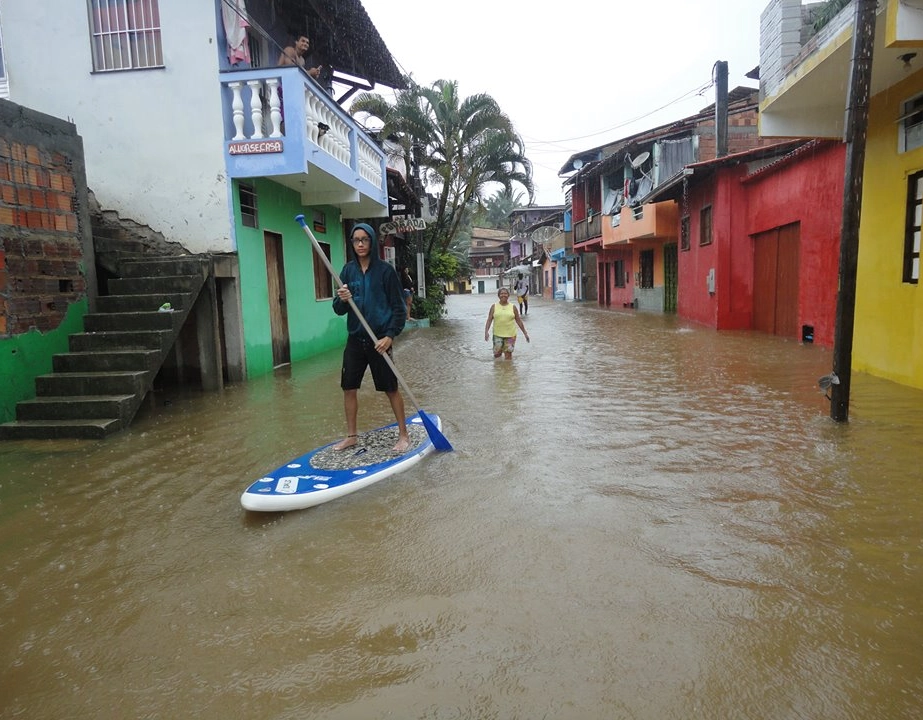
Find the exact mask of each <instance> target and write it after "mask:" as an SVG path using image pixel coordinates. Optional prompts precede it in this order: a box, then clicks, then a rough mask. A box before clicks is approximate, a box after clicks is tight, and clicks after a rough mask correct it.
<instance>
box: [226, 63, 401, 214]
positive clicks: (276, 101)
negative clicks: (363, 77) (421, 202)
mask: <svg viewBox="0 0 923 720" xmlns="http://www.w3.org/2000/svg"><path fill="white" fill-rule="evenodd" d="M220 81H221V97H222V107H223V115H224V132H225V136H224V151H225V160H226V166H227V170H228V175H229V176H230V177H232V178H253V177H267V178H271V179H272V180H274V181H275V182H278V183H280V184H282V185H285V186H286V187H289V188H292V189H293V190H296V191H298V192H299V193H300V194H301V198H302V202H303V203H304V204H305V205H334V206H336V207H339V208H340V209H341V211H342V213H343V217H344V218H361V217H385V216H387V214H388V192H387V176H386V170H385V154H384V152H383V151H382V150H381V149H380V148H379V147H378V146H377V145H376V144H375V143H374V142H373V141H372V140H371V138H369V137H368V136H367V135H366V134H365V133H364V132H363V131H362V130H361V129H360V128H359V126H358V125H357V124H356V123H355V122H354V121H353V119H352V117H351V116H350V115H349V114H348V113H347V112H345V111H344V110H343V109H342V108H341V107H340V106H339V105H337V104H336V103H335V102H334V101H333V99H332V98H331V97H330V96H329V95H328V94H327V93H326V92H325V91H324V89H323V88H322V87H321V86H320V85H318V84H317V83H316V82H314V81H313V80H312V79H310V78H308V77H306V76H305V75H304V74H303V73H302V72H301V71H300V70H299V69H298V68H295V67H278V68H262V69H258V70H246V71H240V72H226V73H222V74H221V77H220Z"/></svg>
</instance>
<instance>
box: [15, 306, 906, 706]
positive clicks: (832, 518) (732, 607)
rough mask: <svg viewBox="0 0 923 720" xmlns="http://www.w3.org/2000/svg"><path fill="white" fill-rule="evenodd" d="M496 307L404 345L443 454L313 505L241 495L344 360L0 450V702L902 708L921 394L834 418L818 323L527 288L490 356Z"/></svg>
mask: <svg viewBox="0 0 923 720" xmlns="http://www.w3.org/2000/svg"><path fill="white" fill-rule="evenodd" d="M490 302H491V298H486V297H485V298H481V297H451V298H450V299H449V316H448V319H447V321H446V322H445V323H444V324H443V325H441V326H439V327H434V328H430V329H426V330H413V331H408V332H407V333H406V334H405V335H404V336H402V337H401V338H399V340H398V342H397V345H396V349H395V358H396V361H397V363H398V364H399V365H400V366H401V368H402V374H403V375H404V377H405V378H406V379H407V381H408V382H409V383H410V385H411V387H412V389H413V391H414V394H415V395H416V396H417V397H418V399H419V400H420V401H421V402H422V403H423V408H424V409H425V410H428V411H432V412H438V413H439V414H440V415H441V416H442V417H443V419H444V422H445V426H444V429H443V430H444V433H445V435H446V437H448V438H449V440H450V441H451V442H452V444H453V446H454V447H455V452H453V453H444V454H437V455H434V456H431V457H430V458H427V459H426V460H425V461H424V462H423V463H420V464H418V465H416V466H414V467H413V468H412V469H410V470H409V471H407V472H405V473H403V474H401V475H398V476H395V477H392V478H389V479H387V480H384V481H382V482H380V483H378V484H376V485H373V486H371V487H369V488H367V489H364V490H362V491H360V492H358V493H355V494H353V495H350V496H347V497H345V498H341V499H339V500H336V501H334V502H332V503H329V504H327V505H323V506H321V507H317V508H313V509H310V510H307V511H303V512H295V513H288V514H268V515H257V514H251V515H248V514H246V513H245V512H244V511H242V510H241V509H240V505H239V495H240V493H241V492H242V491H243V489H244V488H245V487H246V485H247V484H248V483H249V482H250V481H252V479H254V478H255V477H259V476H260V475H262V474H263V473H264V472H265V471H266V470H267V469H269V468H272V467H276V466H277V465H279V464H280V463H281V462H283V461H285V460H287V459H289V458H292V457H295V456H297V455H299V454H301V453H303V452H305V451H306V450H308V449H311V448H313V447H316V446H318V445H321V444H323V443H326V442H330V441H331V440H333V439H335V438H336V437H337V436H338V435H339V434H340V433H342V432H343V420H342V397H341V393H340V390H339V388H338V385H337V383H338V375H339V373H338V369H339V352H332V353H328V354H325V355H324V356H323V357H321V358H318V359H316V360H313V361H310V362H305V363H300V364H297V365H295V366H293V367H291V368H286V369H283V370H280V371H278V372H277V374H276V375H275V376H271V377H265V378H259V379H257V380H254V381H252V382H249V383H246V384H242V385H239V386H234V387H231V388H228V389H227V390H226V391H225V392H224V393H222V394H197V393H192V394H184V395H177V396H173V397H169V398H163V397H161V398H159V399H158V400H159V402H158V405H159V406H158V407H157V409H156V411H152V410H150V409H148V410H146V411H145V414H144V415H142V416H141V417H139V419H138V420H137V422H136V423H135V424H134V425H133V427H132V428H131V429H130V430H129V431H127V432H125V433H123V434H121V435H119V436H115V437H113V438H110V439H108V440H106V441H104V442H98V443H97V442H89V443H86V442H76V441H51V442H8V443H5V444H2V445H0V467H2V474H0V478H2V479H0V567H2V576H0V718H17V717H28V718H62V717H97V718H108V717H120V718H121V717H149V718H174V717H190V716H196V717H202V718H227V717H246V718H305V717H323V718H344V719H351V718H358V717H362V718H377V717H396V718H410V717H414V718H523V719H526V718H528V719H532V718H542V717H547V718H622V717H624V718H656V719H658V720H659V719H662V718H689V717H708V718H732V717H733V718H736V717H752V718H786V719H788V718H832V717H836V718H856V719H857V720H858V719H859V718H863V719H864V718H871V717H880V718H908V719H909V718H916V717H920V715H921V712H923V700H921V698H923V670H921V668H923V649H921V648H923V646H921V643H920V642H919V640H920V638H921V637H923V611H921V609H920V597H921V595H923V571H921V560H920V558H921V550H923V547H921V545H923V539H921V528H923V522H921V520H923V507H921V506H923V495H921V493H920V492H919V481H920V478H921V474H920V467H921V464H923V450H921V447H923V446H921V438H923V412H921V410H923V393H921V392H919V391H914V390H910V389H908V388H905V387H901V386H898V385H894V384H892V383H887V382H884V381H881V380H877V379H875V378H870V377H868V376H865V375H855V376H854V377H853V383H852V392H853V402H852V408H851V413H850V423H849V424H848V425H844V426H841V425H837V424H835V423H833V422H832V421H830V420H829V418H828V410H829V408H828V403H827V401H826V400H825V399H824V397H823V395H822V393H821V392H820V391H819V390H818V388H817V384H816V383H817V378H818V377H820V376H821V375H823V374H825V373H827V372H829V369H830V365H831V359H830V353H829V351H827V350H824V349H823V348H818V347H814V346H810V345H808V346H802V345H799V344H796V343H792V342H785V341H782V340H779V339H776V338H771V337H765V336H760V335H754V334H750V333H721V334H717V333H714V332H712V331H710V330H707V329H702V328H698V327H691V326H687V325H685V324H683V323H682V322H681V321H678V320H676V319H675V318H669V317H668V318H663V317H656V316H646V315H643V314H632V313H623V312H605V311H600V310H598V309H596V308H593V307H586V306H582V305H580V304H574V303H566V304H565V303H560V302H559V303H550V302H547V301H545V302H543V301H542V300H540V299H536V300H535V301H534V302H533V303H532V304H531V305H532V307H531V311H530V313H529V315H528V316H527V318H526V321H527V324H528V327H529V332H530V335H531V336H532V343H531V344H526V343H525V342H522V343H520V344H518V345H517V348H516V352H515V354H514V360H513V361H512V362H505V361H494V360H493V358H492V356H491V350H490V344H489V343H487V342H484V341H483V325H484V320H485V317H486V314H487V309H488V307H489V303H490ZM370 385H371V383H369V387H367V388H363V390H362V391H361V410H360V422H361V424H362V426H363V427H377V426H379V425H383V424H386V423H388V422H390V420H391V418H390V417H389V415H390V411H389V409H388V405H387V403H386V402H385V401H384V400H383V398H381V397H380V396H377V395H376V393H374V391H372V390H371V387H370ZM167 403H169V404H167ZM193 709H194V710H193Z"/></svg>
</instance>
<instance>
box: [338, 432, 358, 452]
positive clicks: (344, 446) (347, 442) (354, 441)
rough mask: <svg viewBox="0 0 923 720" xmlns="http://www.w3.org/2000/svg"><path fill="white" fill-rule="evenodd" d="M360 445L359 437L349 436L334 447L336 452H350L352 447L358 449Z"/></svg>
mask: <svg viewBox="0 0 923 720" xmlns="http://www.w3.org/2000/svg"><path fill="white" fill-rule="evenodd" d="M358 444H359V436H358V435H347V436H346V437H345V438H343V439H342V440H340V442H338V443H337V444H336V445H334V446H333V449H334V450H348V449H349V448H351V447H356V445H358Z"/></svg>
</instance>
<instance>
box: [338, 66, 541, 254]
mask: <svg viewBox="0 0 923 720" xmlns="http://www.w3.org/2000/svg"><path fill="white" fill-rule="evenodd" d="M350 112H351V113H352V114H353V115H357V114H360V113H366V114H368V115H369V116H371V117H375V118H377V119H378V120H379V121H381V123H382V129H381V132H382V134H383V135H384V136H386V137H393V138H395V139H396V141H397V142H398V144H399V145H400V146H401V148H402V152H403V155H404V159H405V162H406V164H407V168H408V173H409V174H416V173H420V174H421V176H422V177H421V180H422V181H423V182H424V183H425V186H426V187H428V188H432V189H433V190H434V193H435V195H436V199H437V202H436V213H435V218H434V219H433V221H432V223H431V224H430V226H429V227H427V229H426V231H424V233H423V244H424V248H423V252H424V255H425V256H426V257H427V258H429V256H431V255H432V254H433V252H434V251H440V252H445V251H447V250H448V249H449V248H450V247H451V246H452V243H453V240H455V238H456V237H457V235H458V233H459V232H460V230H461V228H462V224H463V221H464V218H465V209H466V208H467V207H468V206H469V205H470V204H474V205H476V206H483V205H484V202H485V193H486V192H487V191H488V190H490V189H492V188H494V187H496V186H498V185H499V187H500V188H501V189H502V190H504V191H506V192H508V193H512V192H513V189H514V188H515V187H521V188H523V189H524V190H525V191H526V192H527V193H528V195H529V198H530V199H531V198H532V197H533V195H534V187H533V184H532V164H531V163H530V162H529V160H528V159H527V158H526V156H525V154H524V153H525V147H524V144H523V142H522V139H521V138H520V137H519V135H518V133H517V132H516V129H515V128H514V126H513V123H512V121H511V120H510V118H509V117H508V116H507V115H506V114H505V113H503V111H502V110H501V109H500V106H499V105H498V104H497V102H496V100H494V99H493V98H492V97H491V96H490V95H487V94H477V95H472V96H469V97H467V98H461V97H460V96H459V94H458V83H456V82H454V81H449V80H437V81H436V82H435V83H433V84H432V85H431V86H429V87H423V86H420V85H414V84H411V87H410V88H409V89H408V90H405V91H402V92H399V93H398V94H397V96H396V99H395V101H394V102H393V103H391V102H389V101H388V100H386V99H385V98H383V97H382V96H380V95H377V94H375V93H361V94H359V95H357V96H356V98H355V100H353V103H352V105H351V106H350Z"/></svg>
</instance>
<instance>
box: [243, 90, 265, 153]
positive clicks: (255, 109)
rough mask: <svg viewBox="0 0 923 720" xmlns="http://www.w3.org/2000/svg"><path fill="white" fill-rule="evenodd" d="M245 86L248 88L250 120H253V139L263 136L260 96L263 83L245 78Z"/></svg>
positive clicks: (261, 101)
mask: <svg viewBox="0 0 923 720" xmlns="http://www.w3.org/2000/svg"><path fill="white" fill-rule="evenodd" d="M247 87H248V88H250V120H251V121H252V122H253V135H251V136H250V137H251V138H253V139H260V138H263V137H265V135H263V100H262V99H261V98H260V88H262V87H263V83H262V81H260V80H247Z"/></svg>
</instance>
